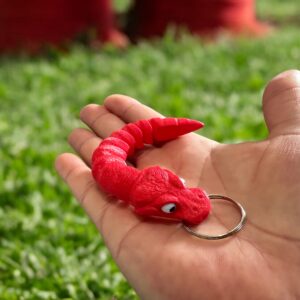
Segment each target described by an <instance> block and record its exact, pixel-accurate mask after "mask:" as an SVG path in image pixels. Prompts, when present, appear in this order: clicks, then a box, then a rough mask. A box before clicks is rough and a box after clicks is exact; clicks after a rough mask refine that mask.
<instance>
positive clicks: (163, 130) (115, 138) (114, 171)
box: [92, 118, 203, 201]
mask: <svg viewBox="0 0 300 300" xmlns="http://www.w3.org/2000/svg"><path fill="white" fill-rule="evenodd" d="M201 127H203V123H201V122H198V121H194V120H189V119H184V118H178V119H176V118H153V119H150V120H140V121H137V122H135V123H130V124H127V125H125V126H124V127H123V128H122V129H120V130H118V131H115V132H114V133H112V135H111V136H110V137H108V138H106V139H104V140H103V141H102V142H101V143H100V145H99V146H98V148H97V149H96V150H95V151H94V153H93V156H92V174H93V176H94V178H95V180H96V181H97V182H98V183H99V185H100V186H101V188H103V190H104V191H105V192H107V193H109V194H111V195H114V196H115V197H117V198H119V199H121V200H123V201H129V199H130V195H129V194H130V190H131V188H132V187H133V186H134V184H136V182H137V180H138V177H139V176H140V174H141V172H142V171H140V170H138V169H136V168H133V167H130V166H128V165H127V164H126V160H127V158H128V156H130V155H132V154H133V153H134V151H135V150H136V149H142V148H143V147H144V145H145V144H157V143H161V142H166V141H170V140H172V139H175V138H177V137H178V136H180V135H183V134H186V133H189V132H191V131H194V130H197V129H199V128H201Z"/></svg>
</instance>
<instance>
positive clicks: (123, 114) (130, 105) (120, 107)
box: [104, 94, 163, 123]
mask: <svg viewBox="0 0 300 300" xmlns="http://www.w3.org/2000/svg"><path fill="white" fill-rule="evenodd" d="M104 106H105V107H106V109H108V110H109V111H110V112H112V113H113V114H115V115H117V116H118V117H120V118H121V119H122V120H123V121H124V122H126V123H131V122H135V121H138V120H141V119H151V118H160V117H163V115H161V114H160V113H158V112H157V111H155V110H154V109H152V108H150V107H148V106H146V105H144V104H142V103H140V102H139V101H137V100H136V99H134V98H131V97H128V96H125V95H118V94H116V95H111V96H109V97H107V98H106V99H105V100H104Z"/></svg>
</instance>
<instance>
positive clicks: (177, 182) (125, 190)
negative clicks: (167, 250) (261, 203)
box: [92, 118, 246, 239]
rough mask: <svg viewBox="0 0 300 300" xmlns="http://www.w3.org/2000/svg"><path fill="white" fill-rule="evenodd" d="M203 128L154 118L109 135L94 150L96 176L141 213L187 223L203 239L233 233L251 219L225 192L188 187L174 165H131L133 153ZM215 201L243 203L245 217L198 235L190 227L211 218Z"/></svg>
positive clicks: (183, 121) (193, 123) (185, 121)
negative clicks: (225, 227) (226, 228)
mask: <svg viewBox="0 0 300 300" xmlns="http://www.w3.org/2000/svg"><path fill="white" fill-rule="evenodd" d="M203 126H204V124H203V123H201V122H199V121H196V120H190V119H185V118H153V119H149V120H140V121H137V122H135V123H129V124H127V125H125V126H124V127H123V128H121V129H120V130H118V131H115V132H114V133H112V134H111V136H110V137H108V138H106V139H104V140H103V141H102V142H101V143H100V145H99V146H98V147H97V149H96V150H95V151H94V153H93V156H92V174H93V177H94V178H95V180H96V181H97V183H98V184H99V186H100V187H101V189H102V190H103V191H105V192H106V193H108V194H110V195H112V196H114V197H115V198H117V199H119V200H122V201H124V202H125V203H127V204H129V205H130V206H131V207H132V208H133V210H134V212H135V213H136V214H138V215H140V216H144V217H156V218H167V219H172V220H175V221H181V222H182V223H183V224H184V228H185V229H186V230H187V231H188V232H190V233H191V234H193V235H196V236H198V237H201V238H206V239H219V238H223V237H227V236H229V235H232V234H233V233H235V232H237V231H239V230H240V229H241V228H242V226H243V224H244V222H245V218H246V214H245V211H244V210H243V208H242V207H241V206H240V204H239V203H237V202H235V201H233V200H232V199H230V198H228V197H225V196H219V195H210V196H209V195H207V194H206V192H205V191H204V190H202V189H200V188H188V187H187V186H185V184H184V181H183V180H182V179H181V178H179V177H178V176H177V175H176V174H174V173H173V172H171V171H170V170H168V169H164V168H161V167H159V166H151V167H148V168H145V169H143V170H138V169H136V168H134V167H131V166H129V165H128V164H127V163H126V160H127V158H128V157H130V156H131V155H132V154H133V153H134V152H135V151H136V150H139V149H143V148H144V146H145V145H146V144H150V145H161V144H162V143H166V142H168V141H171V140H174V139H176V138H177V137H179V136H181V135H184V134H187V133H189V132H192V131H195V130H197V129H200V128H202V127H203ZM211 199H223V200H228V201H231V202H233V203H234V204H236V205H237V206H238V207H239V209H240V211H241V214H242V219H241V222H240V223H239V224H238V226H237V227H235V228H234V229H233V230H231V231H229V232H227V233H226V234H223V235H217V236H207V235H202V234H197V233H195V232H194V231H192V229H191V228H190V227H188V226H194V225H197V224H200V223H201V222H202V221H203V220H204V219H206V218H207V216H208V215H209V213H210V211H211V203H210V200H211Z"/></svg>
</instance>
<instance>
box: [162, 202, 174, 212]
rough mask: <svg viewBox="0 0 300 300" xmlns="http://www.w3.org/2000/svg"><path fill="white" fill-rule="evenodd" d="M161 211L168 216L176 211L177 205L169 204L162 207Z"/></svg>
mask: <svg viewBox="0 0 300 300" xmlns="http://www.w3.org/2000/svg"><path fill="white" fill-rule="evenodd" d="M161 210H162V211H163V212H165V213H167V214H171V213H172V212H174V211H175V210H176V204H175V203H168V204H165V205H164V206H162V208H161Z"/></svg>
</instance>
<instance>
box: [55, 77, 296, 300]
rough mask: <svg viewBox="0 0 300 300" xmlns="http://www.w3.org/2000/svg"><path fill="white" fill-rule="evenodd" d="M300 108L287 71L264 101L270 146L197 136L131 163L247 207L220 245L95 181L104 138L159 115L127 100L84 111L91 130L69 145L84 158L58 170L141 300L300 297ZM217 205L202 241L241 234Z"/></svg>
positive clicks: (64, 159)
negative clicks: (243, 220)
mask: <svg viewBox="0 0 300 300" xmlns="http://www.w3.org/2000/svg"><path fill="white" fill-rule="evenodd" d="M299 99H300V72H299V71H287V72H284V73H282V74H280V75H279V76H277V77H275V78H274V79H273V80H272V81H271V82H270V83H269V84H268V86H267V88H266V90H265V93H264V97H263V112H264V116H265V120H266V124H267V127H268V129H269V136H268V138H267V139H266V140H263V141H259V142H245V143H240V144H220V143H217V142H215V141H212V140H210V139H207V138H204V137H202V136H200V135H197V134H194V133H191V134H188V135H186V136H183V137H180V138H178V139H176V140H174V141H172V142H169V143H166V144H165V145H163V146H162V147H160V148H146V149H145V150H143V151H142V152H141V153H139V154H138V155H137V156H136V158H135V161H133V162H132V163H133V164H134V165H135V166H136V167H137V168H140V169H143V168H145V167H147V166H150V165H160V166H163V167H165V168H168V169H170V170H172V171H173V172H174V173H176V174H177V175H178V176H180V177H182V178H184V179H185V180H186V183H187V185H188V186H190V187H201V188H203V189H204V190H206V191H207V192H208V193H214V194H216V193H218V194H222V195H225V196H229V197H231V198H233V199H235V200H237V201H239V202H240V203H241V204H242V205H243V206H244V208H245V209H246V211H247V214H248V222H247V224H246V226H245V227H244V228H243V230H242V231H241V232H239V233H238V234H237V235H234V236H233V237H231V238H228V239H224V240H219V241H208V240H201V239H197V238H195V237H193V236H191V235H189V234H188V233H187V232H186V231H184V230H183V229H182V227H181V226H180V225H178V224H174V223H164V222H160V221H149V220H144V219H141V218H139V217H138V216H136V215H135V214H134V213H133V212H132V211H131V210H130V209H129V208H128V207H126V206H125V205H122V204H120V203H119V202H117V201H114V200H113V199H109V198H108V197H107V195H105V194H104V193H103V192H102V191H101V190H100V189H99V188H98V187H97V185H96V183H95V181H94V179H93V177H92V175H91V170H90V163H91V155H92V153H93V151H94V150H95V148H96V147H97V146H98V145H99V142H100V141H101V139H103V138H106V137H107V136H109V135H110V134H111V133H112V132H113V131H116V130H118V129H120V128H121V127H123V126H124V125H125V124H126V123H129V122H135V121H137V120H139V119H149V118H153V117H159V116H160V114H158V113H157V112H155V111H153V110H152V109H150V108H149V107H146V106H144V105H142V104H141V103H139V102H138V101H136V100H134V99H131V98H129V97H126V96H121V95H112V96H110V97H108V98H107V99H106V100H105V101H104V104H103V105H95V104H90V105H88V106H86V107H85V108H83V110H82V111H81V119H82V121H83V122H84V123H86V124H87V125H88V126H89V127H90V129H91V130H90V131H89V130H86V129H74V130H73V132H72V133H71V135H70V137H69V143H70V144H71V146H72V147H73V148H74V149H75V151H76V152H77V153H78V154H79V156H80V158H79V157H77V156H76V155H74V154H70V153H64V154H61V155H60V156H59V157H58V158H57V160H56V169H57V171H58V173H59V174H60V176H61V177H62V178H63V179H64V180H65V182H66V183H67V184H68V185H69V187H70V189H71V191H72V193H73V194H74V195H75V197H76V198H77V199H78V201H79V202H80V203H81V205H82V206H83V208H84V209H85V211H86V212H87V214H88V215H89V217H90V218H91V220H92V221H93V222H94V223H95V225H96V226H97V228H98V229H99V231H100V233H101V234H102V236H103V238H104V241H105V243H106V245H107V247H108V249H109V250H110V252H111V254H112V256H113V258H114V260H115V261H116V263H117V264H118V266H119V268H120V270H121V271H122V272H123V274H124V275H125V277H126V278H127V279H128V281H129V282H130V284H131V285H132V287H133V288H134V289H135V290H136V292H137V294H138V295H139V296H140V297H141V298H143V299H264V300H265V299H297V298H300V286H299V276H300V230H299V227H300V218H299V215H300V196H299V195H300V184H299V182H300V150H299V149H300V102H299ZM228 130H230V129H228ZM217 206H218V207H219V208H220V207H221V206H219V205H214V206H213V208H215V209H216V210H215V213H214V214H213V215H212V217H209V218H208V219H207V220H206V221H205V222H204V223H203V224H201V225H200V227H199V228H201V232H203V233H207V232H210V233H216V232H222V231H226V230H227V229H228V228H229V226H231V225H232V219H233V218H235V216H234V214H233V211H234V210H230V208H228V207H224V210H220V209H218V208H217ZM222 212H223V213H222ZM225 212H226V213H225Z"/></svg>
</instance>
